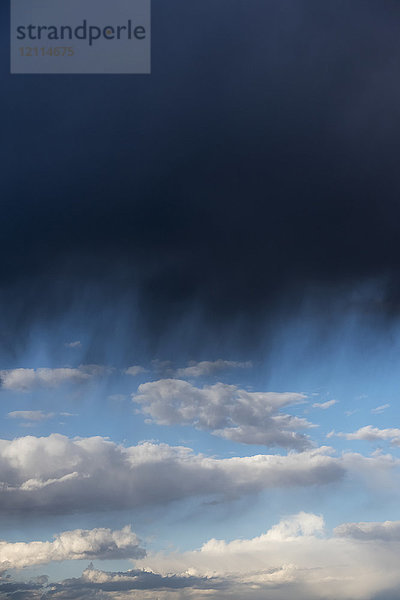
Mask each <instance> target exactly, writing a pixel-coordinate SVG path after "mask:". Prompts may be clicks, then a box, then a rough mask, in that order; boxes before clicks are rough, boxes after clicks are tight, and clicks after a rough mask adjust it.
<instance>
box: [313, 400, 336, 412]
mask: <svg viewBox="0 0 400 600" xmlns="http://www.w3.org/2000/svg"><path fill="white" fill-rule="evenodd" d="M337 403H338V401H337V400H328V401H327V402H314V404H313V408H320V409H322V410H327V409H328V408H330V407H331V406H334V405H335V404H337Z"/></svg>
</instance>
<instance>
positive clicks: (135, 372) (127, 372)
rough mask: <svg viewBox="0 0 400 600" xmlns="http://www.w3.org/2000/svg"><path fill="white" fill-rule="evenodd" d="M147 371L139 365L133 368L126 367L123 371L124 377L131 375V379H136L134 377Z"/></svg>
mask: <svg viewBox="0 0 400 600" xmlns="http://www.w3.org/2000/svg"><path fill="white" fill-rule="evenodd" d="M146 371H147V369H145V368H144V367H141V366H140V365H135V366H133V367H128V368H127V369H125V371H124V373H125V375H132V377H136V375H140V374H141V373H145V372H146Z"/></svg>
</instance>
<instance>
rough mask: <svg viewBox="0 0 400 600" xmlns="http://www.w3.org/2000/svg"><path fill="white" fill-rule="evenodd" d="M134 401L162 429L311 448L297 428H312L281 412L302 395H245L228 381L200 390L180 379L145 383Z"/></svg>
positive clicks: (271, 444)
mask: <svg viewBox="0 0 400 600" xmlns="http://www.w3.org/2000/svg"><path fill="white" fill-rule="evenodd" d="M132 398H133V401H134V402H135V403H137V404H140V406H141V409H142V412H143V413H144V414H145V415H148V416H150V417H151V418H152V419H153V420H154V421H155V422H156V423H158V424H160V425H177V424H179V425H193V426H194V427H196V428H198V429H204V430H208V431H212V433H214V434H215V435H218V436H220V437H224V438H226V439H229V440H232V441H236V442H241V443H244V444H263V445H266V446H280V447H283V448H293V449H296V450H304V449H306V448H308V447H310V446H311V444H310V441H309V439H308V437H307V436H305V435H304V434H302V433H297V432H296V431H295V430H298V429H307V428H310V427H312V424H311V423H309V422H308V421H307V420H306V419H302V418H299V417H293V416H291V415H288V414H284V413H281V412H280V409H281V408H283V407H284V406H289V405H295V404H298V403H300V402H302V401H304V399H305V398H306V396H304V394H298V393H273V392H247V391H246V390H241V389H239V388H237V387H236V386H234V385H227V384H224V383H216V384H215V385H211V386H204V387H203V388H198V387H194V386H193V385H191V384H190V383H188V382H187V381H183V380H180V379H161V380H159V381H154V382H148V383H143V384H142V385H140V386H139V387H138V391H137V393H136V394H133V395H132Z"/></svg>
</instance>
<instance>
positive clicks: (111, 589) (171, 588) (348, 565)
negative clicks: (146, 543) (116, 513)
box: [0, 512, 400, 600]
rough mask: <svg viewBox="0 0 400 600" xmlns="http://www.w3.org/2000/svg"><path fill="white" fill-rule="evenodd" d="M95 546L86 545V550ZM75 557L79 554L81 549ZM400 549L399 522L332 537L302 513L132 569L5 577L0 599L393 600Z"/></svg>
mask: <svg viewBox="0 0 400 600" xmlns="http://www.w3.org/2000/svg"><path fill="white" fill-rule="evenodd" d="M100 531H101V530H100ZM106 531H108V530H106ZM122 531H124V530H122ZM70 533H72V534H75V532H70ZM110 533H111V532H109V533H108V535H110ZM114 533H116V534H119V533H121V532H114ZM127 534H128V539H129V534H130V535H133V534H132V533H131V532H130V530H128V532H127ZM100 537H101V536H100ZM102 543H103V542H102V540H100V542H99V546H100V547H101V546H102ZM127 545H128V546H129V541H128V542H127ZM70 546H71V544H69V543H66V549H63V552H66V553H67V552H68V548H69V547H70ZM92 546H93V544H92V543H88V544H85V543H84V547H85V548H86V547H89V550H88V553H90V552H92ZM94 546H95V550H94V553H96V551H97V546H96V544H94ZM84 551H85V550H84ZM73 552H76V553H78V555H79V552H80V548H79V545H78V546H77V547H75V546H74V550H73ZM399 552H400V523H399V522H390V521H387V522H384V523H345V524H343V525H340V526H339V527H337V528H336V529H335V530H334V532H333V535H329V534H328V533H327V532H326V530H325V524H324V520H323V518H322V516H321V515H315V514H310V513H305V512H300V513H298V514H296V515H293V516H289V517H286V518H283V519H282V520H281V521H280V522H279V523H277V524H276V525H273V526H272V527H271V528H270V529H269V530H268V531H267V532H266V533H264V534H262V535H260V536H257V537H254V538H250V539H236V540H232V541H225V540H216V539H211V540H209V541H208V542H206V543H205V544H203V546H202V547H201V548H200V549H198V550H194V551H190V552H184V553H178V552H170V553H159V554H149V555H146V556H144V554H143V553H142V557H138V558H136V559H135V568H134V569H132V570H130V571H125V572H105V571H101V570H98V569H95V568H93V565H89V567H88V568H87V569H86V570H85V571H84V572H83V574H82V576H81V577H79V578H74V579H67V580H64V581H62V582H60V583H56V584H49V583H48V582H47V579H46V577H43V578H42V579H41V580H39V579H38V580H36V582H30V583H29V584H18V583H16V582H12V581H11V580H10V581H9V582H8V583H5V582H4V583H3V581H4V580H0V598H10V599H11V598H14V597H15V596H13V595H12V594H13V593H15V590H21V593H23V594H25V593H26V595H20V596H18V598H36V597H37V598H40V597H41V596H40V595H37V596H36V593H37V590H38V589H39V588H41V590H42V592H43V593H44V594H45V597H46V598H54V600H71V599H75V600H84V599H86V598H96V599H97V598H101V599H104V600H154V598H157V599H158V600H185V599H187V598H189V599H190V600H201V598H204V597H205V598H208V599H210V600H219V599H220V598H224V599H227V600H242V599H243V598H246V599H247V598H249V599H250V600H264V599H265V598H266V597H267V598H268V599H269V600H295V599H296V600H299V599H300V600H321V598H324V599H326V600H375V599H376V600H378V599H380V600H383V598H385V599H386V598H387V599H389V598H390V599H393V600H394V599H395V598H398V597H399V594H400V573H399V569H398V556H399ZM7 585H8V586H9V587H8V589H7V588H6V587H5V586H7ZM24 586H25V587H24ZM29 593H30V594H31V595H29ZM155 594H156V596H155Z"/></svg>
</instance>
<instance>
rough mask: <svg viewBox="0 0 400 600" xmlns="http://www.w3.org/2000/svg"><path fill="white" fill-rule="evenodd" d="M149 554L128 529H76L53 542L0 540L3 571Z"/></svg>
mask: <svg viewBox="0 0 400 600" xmlns="http://www.w3.org/2000/svg"><path fill="white" fill-rule="evenodd" d="M145 555H146V552H145V551H144V550H143V548H141V547H140V546H139V541H138V538H137V537H136V535H135V534H134V533H133V532H132V531H131V528H130V527H129V526H127V527H124V528H123V529H121V530H118V531H111V529H91V530H83V529H76V530H75V531H65V532H63V533H61V534H59V535H57V536H55V539H54V541H53V542H29V543H22V542H20V543H8V542H4V541H0V569H10V568H12V569H20V568H23V567H30V566H33V565H40V564H45V563H49V562H52V561H62V560H84V559H89V560H90V559H99V560H113V559H120V558H143V557H144V556H145Z"/></svg>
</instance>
